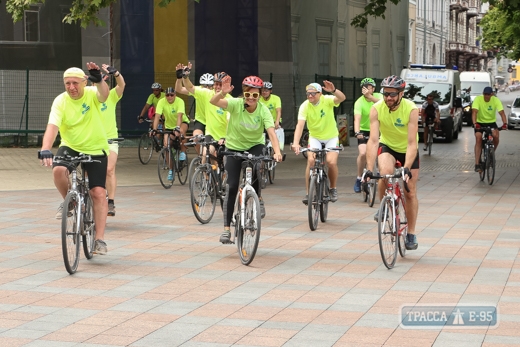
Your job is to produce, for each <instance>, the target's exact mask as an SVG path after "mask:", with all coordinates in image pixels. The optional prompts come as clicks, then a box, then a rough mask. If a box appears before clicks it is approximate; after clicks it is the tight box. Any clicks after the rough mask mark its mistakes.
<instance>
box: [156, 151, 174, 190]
mask: <svg viewBox="0 0 520 347" xmlns="http://www.w3.org/2000/svg"><path fill="white" fill-rule="evenodd" d="M172 161H173V158H172V155H171V153H170V150H169V149H168V148H167V147H166V148H163V149H161V152H160V153H159V160H158V161H157V172H158V174H159V181H160V182H161V185H162V186H163V187H164V188H166V189H169V188H171V186H172V185H173V182H174V181H175V171H174V170H173V168H175V165H174V163H173V162H172ZM170 163H172V169H170ZM170 171H172V173H171V175H170ZM168 176H170V177H168Z"/></svg>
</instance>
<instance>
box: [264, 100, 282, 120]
mask: <svg viewBox="0 0 520 347" xmlns="http://www.w3.org/2000/svg"><path fill="white" fill-rule="evenodd" d="M260 102H261V103H262V104H264V105H265V106H267V108H268V109H269V112H271V114H272V115H273V121H275V122H276V117H277V114H276V109H277V108H282V100H281V99H280V97H279V96H278V95H274V94H271V96H270V97H269V100H264V98H262V97H260ZM281 122H282V117H280V123H281Z"/></svg>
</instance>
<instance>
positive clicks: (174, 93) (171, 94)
mask: <svg viewBox="0 0 520 347" xmlns="http://www.w3.org/2000/svg"><path fill="white" fill-rule="evenodd" d="M166 96H175V93H173V94H166Z"/></svg>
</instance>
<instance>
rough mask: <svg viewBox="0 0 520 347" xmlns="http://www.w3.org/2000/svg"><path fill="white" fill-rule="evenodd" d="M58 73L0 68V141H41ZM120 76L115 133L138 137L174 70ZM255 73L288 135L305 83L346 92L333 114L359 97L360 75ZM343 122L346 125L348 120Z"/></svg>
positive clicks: (189, 101)
mask: <svg viewBox="0 0 520 347" xmlns="http://www.w3.org/2000/svg"><path fill="white" fill-rule="evenodd" d="M62 76H63V72H62V71H39V70H0V145H4V146H5V145H28V144H33V145H38V144H39V142H41V137H42V135H43V133H44V132H45V128H46V126H47V121H48V117H49V111H50V109H51V105H52V102H53V101H54V98H55V97H56V96H57V95H59V94H60V93H63V92H64V87H63V78H62ZM124 77H125V80H126V81H127V86H126V89H125V94H124V96H123V98H122V99H121V101H120V103H119V104H118V108H117V111H116V115H117V124H118V128H119V132H120V134H122V135H124V136H125V137H132V136H138V134H140V133H142V132H143V131H145V130H146V125H145V124H138V123H137V121H136V116H137V115H138V114H139V113H140V111H141V109H142V108H143V106H144V104H145V102H146V99H147V97H148V95H149V94H150V93H151V89H150V86H151V84H152V83H153V82H155V81H157V82H160V83H161V84H162V86H163V88H164V89H165V88H166V87H168V86H172V87H173V86H175V80H176V78H175V72H165V73H155V75H154V77H152V78H153V80H152V78H151V77H150V76H149V75H144V74H132V73H124ZM260 77H261V78H262V79H263V80H264V81H271V82H272V83H273V93H274V94H276V95H278V96H279V97H280V98H281V100H282V119H283V126H284V128H285V130H286V134H288V135H289V136H291V134H292V132H293V131H294V128H295V126H296V123H297V116H298V109H299V107H300V105H301V103H302V102H304V101H305V100H306V97H305V86H306V85H307V84H309V83H311V82H318V83H320V84H323V80H329V81H331V82H333V83H334V85H335V87H336V88H337V89H340V90H341V91H343V92H344V93H345V95H346V97H347V99H346V100H345V101H344V102H343V103H342V104H341V105H340V107H338V108H336V109H335V112H336V115H339V114H346V115H347V116H350V119H351V118H352V111H353V107H354V102H355V100H356V99H357V98H358V97H359V96H361V88H360V86H359V83H360V81H361V78H355V77H343V76H341V77H337V76H321V75H317V74H316V75H292V74H287V75H282V74H269V75H266V76H260ZM193 81H198V76H194V78H193ZM240 82H241V80H239V79H234V80H233V81H232V84H234V85H235V90H234V93H233V94H238V93H240ZM377 82H378V83H379V82H380V80H379V81H377ZM234 96H236V95H234ZM181 97H182V98H183V100H184V101H185V104H186V112H187V113H189V116H190V118H194V115H195V108H196V105H195V104H194V99H193V98H191V97H185V96H181ZM349 125H350V127H351V124H350V122H349ZM351 128H352V127H351ZM35 142H36V143H35Z"/></svg>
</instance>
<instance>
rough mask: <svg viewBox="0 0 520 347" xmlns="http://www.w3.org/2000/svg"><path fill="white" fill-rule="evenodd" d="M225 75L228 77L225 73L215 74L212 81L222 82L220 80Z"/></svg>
mask: <svg viewBox="0 0 520 347" xmlns="http://www.w3.org/2000/svg"><path fill="white" fill-rule="evenodd" d="M227 75H228V74H227V73H225V72H217V73H216V74H215V80H214V81H215V82H222V79H223V78H224V77H226V76H227Z"/></svg>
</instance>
